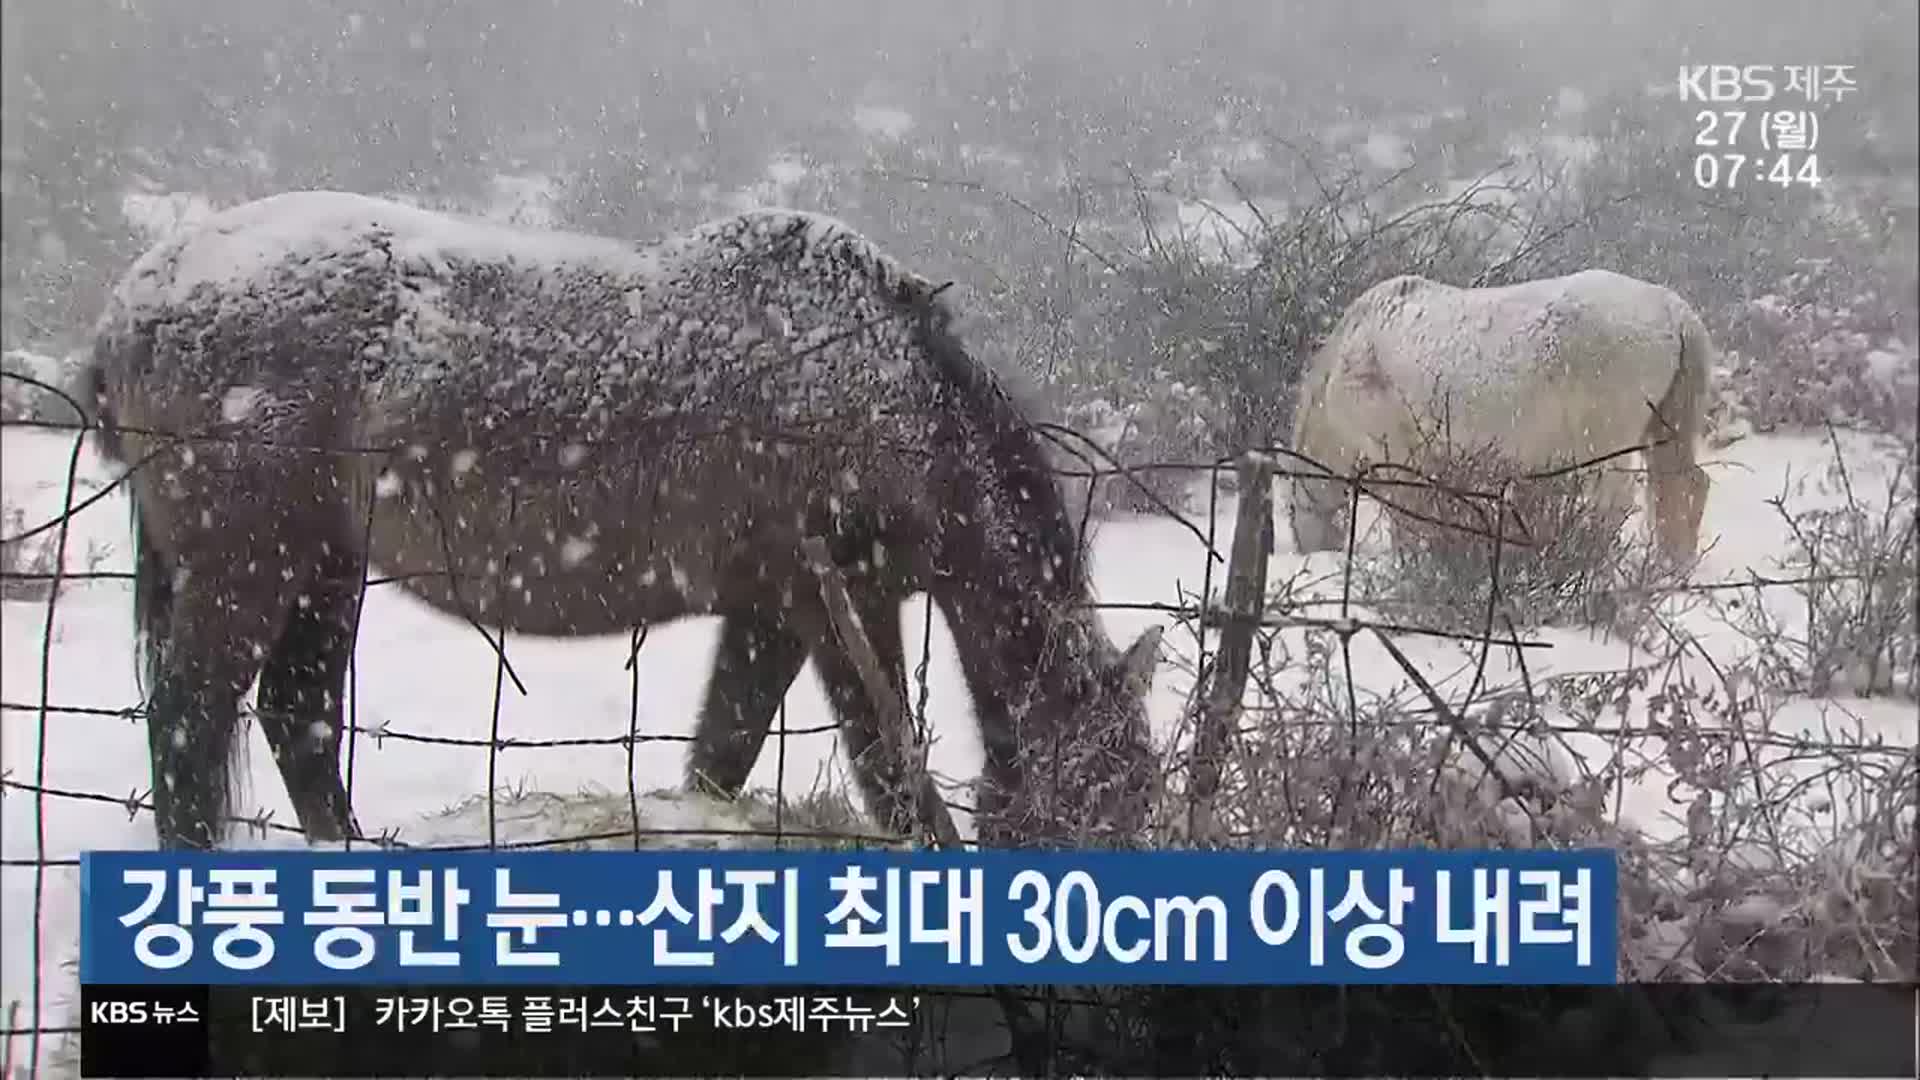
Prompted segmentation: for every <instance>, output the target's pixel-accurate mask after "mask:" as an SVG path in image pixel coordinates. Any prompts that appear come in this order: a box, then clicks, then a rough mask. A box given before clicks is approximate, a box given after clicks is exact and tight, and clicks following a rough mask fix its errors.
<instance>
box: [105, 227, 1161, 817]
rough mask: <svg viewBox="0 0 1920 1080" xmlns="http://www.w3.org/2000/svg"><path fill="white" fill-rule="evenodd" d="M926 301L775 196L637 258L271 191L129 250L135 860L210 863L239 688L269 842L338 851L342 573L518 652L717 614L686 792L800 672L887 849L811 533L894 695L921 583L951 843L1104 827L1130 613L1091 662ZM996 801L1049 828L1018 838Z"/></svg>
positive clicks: (1129, 813)
mask: <svg viewBox="0 0 1920 1080" xmlns="http://www.w3.org/2000/svg"><path fill="white" fill-rule="evenodd" d="M938 292H939V290H938V289H937V288H936V287H934V286H933V285H932V284H931V283H930V282H929V281H927V280H926V279H924V278H922V277H920V276H917V275H915V274H913V273H911V272H909V271H908V270H906V269H903V268H902V267H901V266H900V265H899V264H897V263H896V262H895V261H894V260H892V259H891V258H890V257H888V256H887V255H885V254H884V253H882V252H880V251H879V250H877V249H876V248H875V247H874V246H873V245H872V244H871V243H870V242H868V241H867V240H865V239H863V238H861V237H860V236H858V235H856V234H854V233H852V232H851V231H848V230H847V229H846V228H845V227H844V226H842V225H839V224H838V223H836V222H833V221H831V220H829V219H826V218H821V217H818V216H813V215H807V214H801V213H797V212H788V211H763V212H755V213H750V214H745V215H742V216H738V217H733V218H728V219H725V220H721V221H716V222H713V223H711V224H708V225H706V226H703V227H701V228H699V229H697V230H695V231H692V232H690V233H687V234H684V235H681V236H678V237H673V238H670V239H667V240H663V241H660V242H658V243H656V244H652V245H645V246H636V245H630V244H625V243H619V242H615V241H612V240H605V239H598V238H593V237H585V236H575V235H568V234H561V233H548V232H533V231H524V230H519V229H509V228H506V227H502V226H496V225H488V224H482V223H477V222H470V221H465V220H460V219H455V218H452V217H448V216H443V215H440V214H436V213H432V212H428V211H423V210H418V209H413V208H410V207H407V206H402V205H397V204H395V203H391V202H386V201H382V200H377V199H372V198H367V197H363V196H358V195H349V194H341V193H333V192H297V193H290V194H285V195H279V196H275V197H273V198H268V199H263V200H260V201H257V202H253V203H248V204H245V205H242V206H238V207H234V208H232V209H229V210H227V211H224V212H222V213H220V214H218V215H216V216H214V217H212V218H211V219H210V220H208V221H206V222H204V223H203V224H202V225H201V226H199V227H198V228H196V229H195V230H193V231H191V232H188V233H186V234H184V235H181V236H179V237H177V238H175V239H172V240H169V241H167V242H164V243H162V244H160V245H158V246H156V247H155V248H153V249H152V250H150V251H148V252H147V253H146V254H145V255H144V256H142V257H141V258H140V259H139V260H138V261H137V262H136V263H135V264H134V265H133V267H132V268H131V269H130V270H129V271H128V273H127V275H126V276H125V278H124V279H123V280H122V281H121V282H120V283H119V285H118V287H117V289H116V291H115V294H114V296H113V298H112V300H111V302H110V305H109V307H108V309H107V311H106V313H105V315H104V316H103V318H102V320H101V324H100V327H99V330H98V333H97V337H96V340H95V344H94V352H93V358H92V371H91V376H90V377H91V385H92V391H93V394H94V396H95V398H96V404H95V407H96V408H97V410H98V419H99V421H100V423H101V425H102V439H103V445H104V449H105V450H106V451H107V452H108V453H109V454H110V455H111V456H113V457H114V458H116V459H117V460H119V461H122V462H125V463H128V464H129V465H133V466H135V467H134V471H133V474H132V477H131V480H130V483H131V484H132V494H133V499H134V502H135V507H136V511H137V523H136V526H135V533H136V536H135V546H136V558H137V574H136V576H137V581H136V590H135V595H136V599H135V608H136V619H137V623H138V627H139V631H140V633H141V636H142V638H143V639H144V650H143V656H144V659H145V661H146V664H147V670H148V680H147V685H146V689H147V692H148V693H149V695H150V700H149V703H148V706H147V718H148V719H147V725H148V733H149V741H150V747H151V756H152V765H153V799H154V805H155V811H156V813H155V816H156V819H157V826H158V832H159V837H160V841H161V843H162V844H163V846H196V847H207V846H212V845H214V844H217V843H218V842H219V840H220V838H221V836H222V834H223V827H224V825H225V823H226V820H227V814H228V812H229V804H230V799H231V796H230V794H229V793H228V783H229V779H230V776H231V773H232V766H231V763H230V761H229V753H230V752H231V751H233V750H234V749H235V743H236V740H235V729H236V725H237V717H238V711H237V709H238V703H239V699H240V697H241V695H242V694H243V693H244V692H245V690H246V688H247V687H248V686H249V685H250V684H251V683H252V682H253V680H254V678H255V676H256V675H258V676H259V679H260V691H259V701H258V709H257V713H258V716H259V718H260V723H261V725H262V729H263V731H264V733H265V734H266V736H267V738H268V740H269V742H270V743H271V745H272V747H273V749H274V753H275V756H276V759H277V761H278V764H279V767H280V770H281V775H282V777H283V779H284V780H285V781H286V784H287V789H288V792H289V794H290V795H291V796H292V802H293V805H294V807H295V808H296V809H297V810H298V813H299V817H300V823H301V826H302V828H303V830H304V831H305V832H306V833H307V834H308V835H309V836H310V837H312V838H316V839H333V838H338V837H340V836H342V835H352V834H354V832H355V828H356V827H355V825H354V823H353V816H352V812H351V808H350V807H349V805H348V795H347V793H346V791H345V790H344V788H343V786H342V784H341V778H340V769H339V766H340V760H339V759H340V743H341V741H342V740H341V738H340V735H341V732H342V730H343V728H342V700H343V697H344V693H345V686H344V680H345V674H346V668H347V660H348V657H349V655H350V653H351V651H352V648H353V642H354V637H355V633H356V628H357V625H358V617H359V612H358V608H359V602H360V596H361V592H362V581H363V575H364V574H365V569H366V566H367V565H368V564H369V563H373V564H377V565H378V566H380V567H381V568H382V569H383V570H384V571H386V572H388V573H389V574H393V575H397V576H400V577H401V579H402V581H403V583H404V586H405V588H407V589H408V590H409V591H410V592H412V593H413V594H414V595H416V596H419V597H421V598H422V599H424V600H425V601H426V602H427V603H429V604H431V605H433V606H434V607H435V608H438V609H440V610H441V611H444V612H447V613H452V614H459V615H462V616H465V617H467V618H469V619H471V620H472V621H474V622H475V623H476V624H479V625H484V626H486V627H488V628H490V629H491V628H498V627H502V626H504V627H505V628H506V629H507V630H511V631H516V632H519V633H523V634H534V635H553V636H581V635H599V634H611V633H615V632H618V631H621V630H623V629H632V628H635V627H637V626H640V625H643V624H649V623H654V622H659V621H664V620H671V619H675V618H678V617H681V616H685V615H691V614H700V613H715V614H718V615H721V616H722V617H723V620H724V627H723V629H722V631H721V634H720V644H719V650H718V653H717V658H716V662H715V669H714V673H713V675H712V678H711V682H710V685H709V687H708V691H707V697H706V701H705V703H704V706H703V708H702V711H701V714H700V717H699V723H698V729H697V732H696V734H695V737H694V740H693V746H692V751H691V755H690V761H689V780H690V782H698V783H701V784H704V785H706V786H708V787H710V788H713V789H717V790H718V791H720V792H721V793H723V794H728V795H732V794H736V793H737V792H738V791H739V790H740V788H741V786H742V785H743V784H744V783H745V782H746V779H747V776H748V773H749V771H750V770H751V769H752V767H753V765H754V762H755V760H756V758H757V757H758V756H759V753H760V749H761V746H762V744H763V742H764V740H765V738H766V735H767V731H768V727H769V724H770V722H771V719H772V716H773V714H774V712H775V710H776V709H777V708H778V706H779V704H780V702H781V699H782V698H783V697H784V696H785V694H786V691H787V689H788V687H789V686H790V685H791V684H792V683H793V681H794V679H795V677H796V676H797V675H798V674H799V672H800V670H801V668H802V667H803V665H804V664H805V662H806V660H807V658H808V657H809V656H812V657H813V659H814V661H815V663H816V665H817V670H818V672H819V675H820V678H821V680H822V682H823V683H824V685H825V687H826V689H827V692H828V696H829V698H830V701H831V703H832V705H833V707H834V709H835V711H836V713H837V715H838V717H839V720H840V722H841V725H842V730H843V734H844V737H845V739H846V743H847V749H848V751H849V755H850V757H851V758H852V759H853V762H854V772H855V776H856V778H857V779H858V782H859V785H860V787H861V789H862V793H863V795H864V796H865V798H866V799H867V801H868V804H869V806H870V808H871V809H872V810H873V812H874V813H875V815H876V817H878V818H879V819H880V820H881V822H882V824H883V825H885V826H887V827H890V828H893V829H896V830H905V829H908V828H910V826H911V825H912V823H913V821H914V818H913V816H912V815H911V814H910V812H909V802H908V796H907V795H905V794H904V793H903V792H902V785H901V784H900V782H899V781H900V777H901V765H900V763H899V762H897V761H891V760H884V756H883V754H882V752H881V750H880V746H881V745H884V744H883V743H882V741H881V739H880V732H879V730H878V726H877V716H876V709H875V706H874V704H873V702H872V700H871V698H870V697H869V696H868V695H867V694H866V693H865V691H864V690H863V684H862V681H861V675H860V672H859V670H858V669H857V668H856V666H855V660H854V658H853V657H852V656H851V655H849V653H848V652H847V650H845V649H844V648H842V647H841V645H840V644H839V640H838V638H837V637H836V636H835V634H834V633H833V630H832V627H831V625H830V623H829V621H828V614H827V609H826V607H825V603H824V601H823V598H822V593H821V590H820V586H819V583H818V579H817V578H816V576H815V572H814V570H813V569H812V567H811V565H810V564H809V562H808V560H807V558H806V556H805V554H804V553H803V543H804V541H805V540H806V539H807V538H809V537H816V536H817V537H820V538H823V539H825V540H826V541H827V543H828V546H829V550H830V552H831V555H832V558H833V560H834V561H835V563H836V564H837V565H838V566H839V567H841V568H842V570H843V571H844V573H845V575H846V577H847V580H848V586H849V590H850V593H851V595H852V596H853V598H854V604H855V607H856V608H857V614H858V616H859V617H860V618H861V619H862V620H863V621H864V624H865V627H866V629H867V630H868V633H869V636H870V637H871V639H872V644H873V646H874V648H875V649H876V651H877V652H878V653H879V655H880V656H881V658H882V661H883V663H884V665H885V667H886V668H887V672H886V673H887V674H888V675H889V676H890V677H891V679H892V682H893V685H894V687H895V688H896V690H901V691H904V687H905V683H906V678H905V665H904V657H903V655H902V654H903V643H902V641H901V634H900V604H901V602H902V601H903V600H904V599H905V598H906V597H907V596H908V595H909V594H910V593H912V592H914V591H920V590H925V591H928V592H929V593H930V594H931V596H932V599H933V601H934V602H936V603H938V604H939V606H940V608H941V610H942V611H943V613H944V614H945V616H946V617H947V619H948V621H949V622H950V624H951V625H952V627H953V630H954V633H953V639H954V641H955V644H956V646H957V648H958V650H959V658H960V662H961V667H962V670H963V672H964V674H965V677H966V682H967V684H968V687H969V689H970V691H971V696H972V698H973V705H974V711H975V714H976V716H977V718H978V720H979V722H980V727H981V732H982V742H983V743H984V746H985V751H986V766H985V769H984V771H983V776H982V779H983V780H984V781H985V782H986V783H985V784H984V785H983V787H984V790H983V791H982V792H981V793H980V805H981V816H980V819H979V820H980V835H981V837H982V839H983V841H985V842H1010V841H1011V840H1015V839H1018V838H1019V836H1022V835H1024V836H1028V837H1033V836H1035V835H1037V834H1036V831H1035V830H1037V831H1038V833H1044V832H1045V830H1046V829H1047V828H1049V827H1051V826H1056V825H1057V826H1061V827H1071V828H1073V829H1075V830H1086V829H1088V828H1089V827H1094V828H1097V827H1098V826H1100V825H1107V826H1111V827H1113V828H1115V829H1119V830H1128V829H1131V828H1133V827H1135V826H1137V825H1138V823H1139V822H1140V821H1141V819H1142V817H1143V815H1144V812H1145V804H1144V799H1145V792H1146V791H1147V790H1148V785H1147V781H1148V780H1149V779H1150V773H1149V771H1148V770H1149V769H1150V763H1149V760H1148V745H1149V744H1148V736H1147V729H1146V721H1145V703H1144V698H1145V695H1146V692H1147V689H1148V688H1149V686H1150V685H1151V680H1152V677H1153V672H1154V668H1155V665H1156V663H1157V660H1158V656H1159V639H1160V634H1159V630H1158V629H1155V630H1151V631H1149V632H1148V633H1147V634H1144V635H1142V636H1141V638H1140V639H1139V640H1137V641H1136V642H1134V643H1133V645H1132V646H1131V647H1130V648H1129V649H1127V650H1126V651H1125V653H1124V654H1123V653H1121V652H1120V651H1119V650H1117V649H1116V648H1115V647H1114V645H1113V644H1112V642H1111V641H1110V640H1109V639H1108V638H1107V636H1106V634H1105V633H1104V631H1103V630H1102V629H1101V627H1100V624H1099V622H1098V620H1097V616H1096V614H1095V613H1094V612H1093V611H1091V610H1090V609H1089V607H1088V606H1087V605H1088V601H1089V599H1090V586H1089V583H1088V578H1087V573H1088V563H1087V556H1086V552H1085V551H1084V550H1083V548H1082V538H1081V537H1080V536H1079V534H1078V532H1077V530H1076V529H1075V527H1074V524H1073V522H1072V521H1071V519H1070V517H1069V515H1068V514H1067V512H1066V509H1065V503H1064V500H1063V498H1062V496H1061V493H1060V490H1059V488H1058V487H1057V485H1056V482H1055V478H1054V476H1053V475H1052V473H1051V472H1050V471H1049V469H1048V466H1047V463H1046V459H1045V457H1044V456H1043V453H1042V449H1041V445H1040V443H1039V441H1038V437H1037V436H1036V435H1035V433H1034V432H1033V430H1032V428H1031V427H1030V426H1029V425H1028V423H1027V421H1026V420H1025V419H1024V418H1023V416H1022V414H1021V411H1020V409H1019V408H1018V407H1017V406H1016V404H1015V402H1013V401H1012V400H1011V399H1010V398H1009V397H1008V396H1007V395H1006V394H1005V393H1004V392H1003V391H1002V389H1001V388H1000V386H999V384H998V383H997V382H996V381H995V379H994V378H993V376H992V375H991V373H990V372H989V371H988V370H987V369H986V368H985V367H984V366H982V365H981V364H979V363H977V362H976V361H975V360H974V359H972V358H971V357H969V355H968V354H967V353H966V351H965V350H964V349H963V347H962V345H961V343H960V342H959V341H958V340H957V339H956V338H955V336H954V335H953V334H952V333H951V332H950V331H949V329H948V321H949V314H948V312H947V311H946V309H945V307H944V305H943V303H942V301H941V299H940V298H939V297H938V295H937V294H938ZM1060 735H1065V736H1067V738H1068V740H1069V741H1071V740H1072V739H1074V738H1075V737H1077V736H1085V738H1084V739H1082V740H1081V743H1080V745H1082V746H1085V745H1088V744H1089V743H1091V744H1093V745H1094V746H1095V749H1094V751H1092V756H1091V757H1089V758H1088V759H1087V760H1085V761H1083V762H1082V763H1081V764H1080V765H1079V766H1078V767H1068V768H1062V769H1058V770H1054V771H1055V772H1056V773H1057V775H1051V776H1040V777H1034V776H1031V775H1030V772H1031V769H1030V767H1029V765H1028V761H1029V756H1030V755H1029V754H1028V753H1025V751H1032V750H1034V749H1035V748H1036V747H1039V748H1043V749H1044V748H1049V747H1052V746H1053V745H1054V744H1055V739H1056V737H1057V736H1060ZM1096 759H1097V760H1096ZM1055 784H1057V785H1058V787H1051V786H1050V785H1055ZM1042 787H1045V788H1047V789H1048V790H1047V791H1046V792H1045V794H1044V795H1043V794H1040V793H1039V792H1038V791H1037V789H1038V788H1042ZM1022 793H1026V794H1029V795H1032V796H1034V800H1038V799H1040V798H1045V799H1046V800H1047V801H1048V804H1049V805H1050V806H1051V807H1052V809H1051V810H1050V811H1049V812H1047V813H1046V814H1045V815H1044V817H1045V820H1043V821H1041V822H1039V823H1038V824H1037V825H1031V824H1029V825H1028V826H1027V827H1026V828H1023V830H1022V831H1021V832H1020V833H1019V834H1018V835H1015V834H1013V833H1010V832H1008V831H1007V829H1006V828H1005V827H1004V826H1005V824H1006V822H1007V821H1008V820H1010V818H1009V815H1011V814H1012V812H1013V811H1012V810H1011V809H1009V806H1010V802H1011V800H1014V799H1016V798H1019V797H1020V796H1021V795H1022ZM1025 805H1026V807H1027V811H1028V813H1029V814H1032V813H1033V811H1032V809H1031V808H1032V807H1033V806H1035V805H1039V803H1038V802H1037V801H1029V802H1028V803H1026V804H1025Z"/></svg>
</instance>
